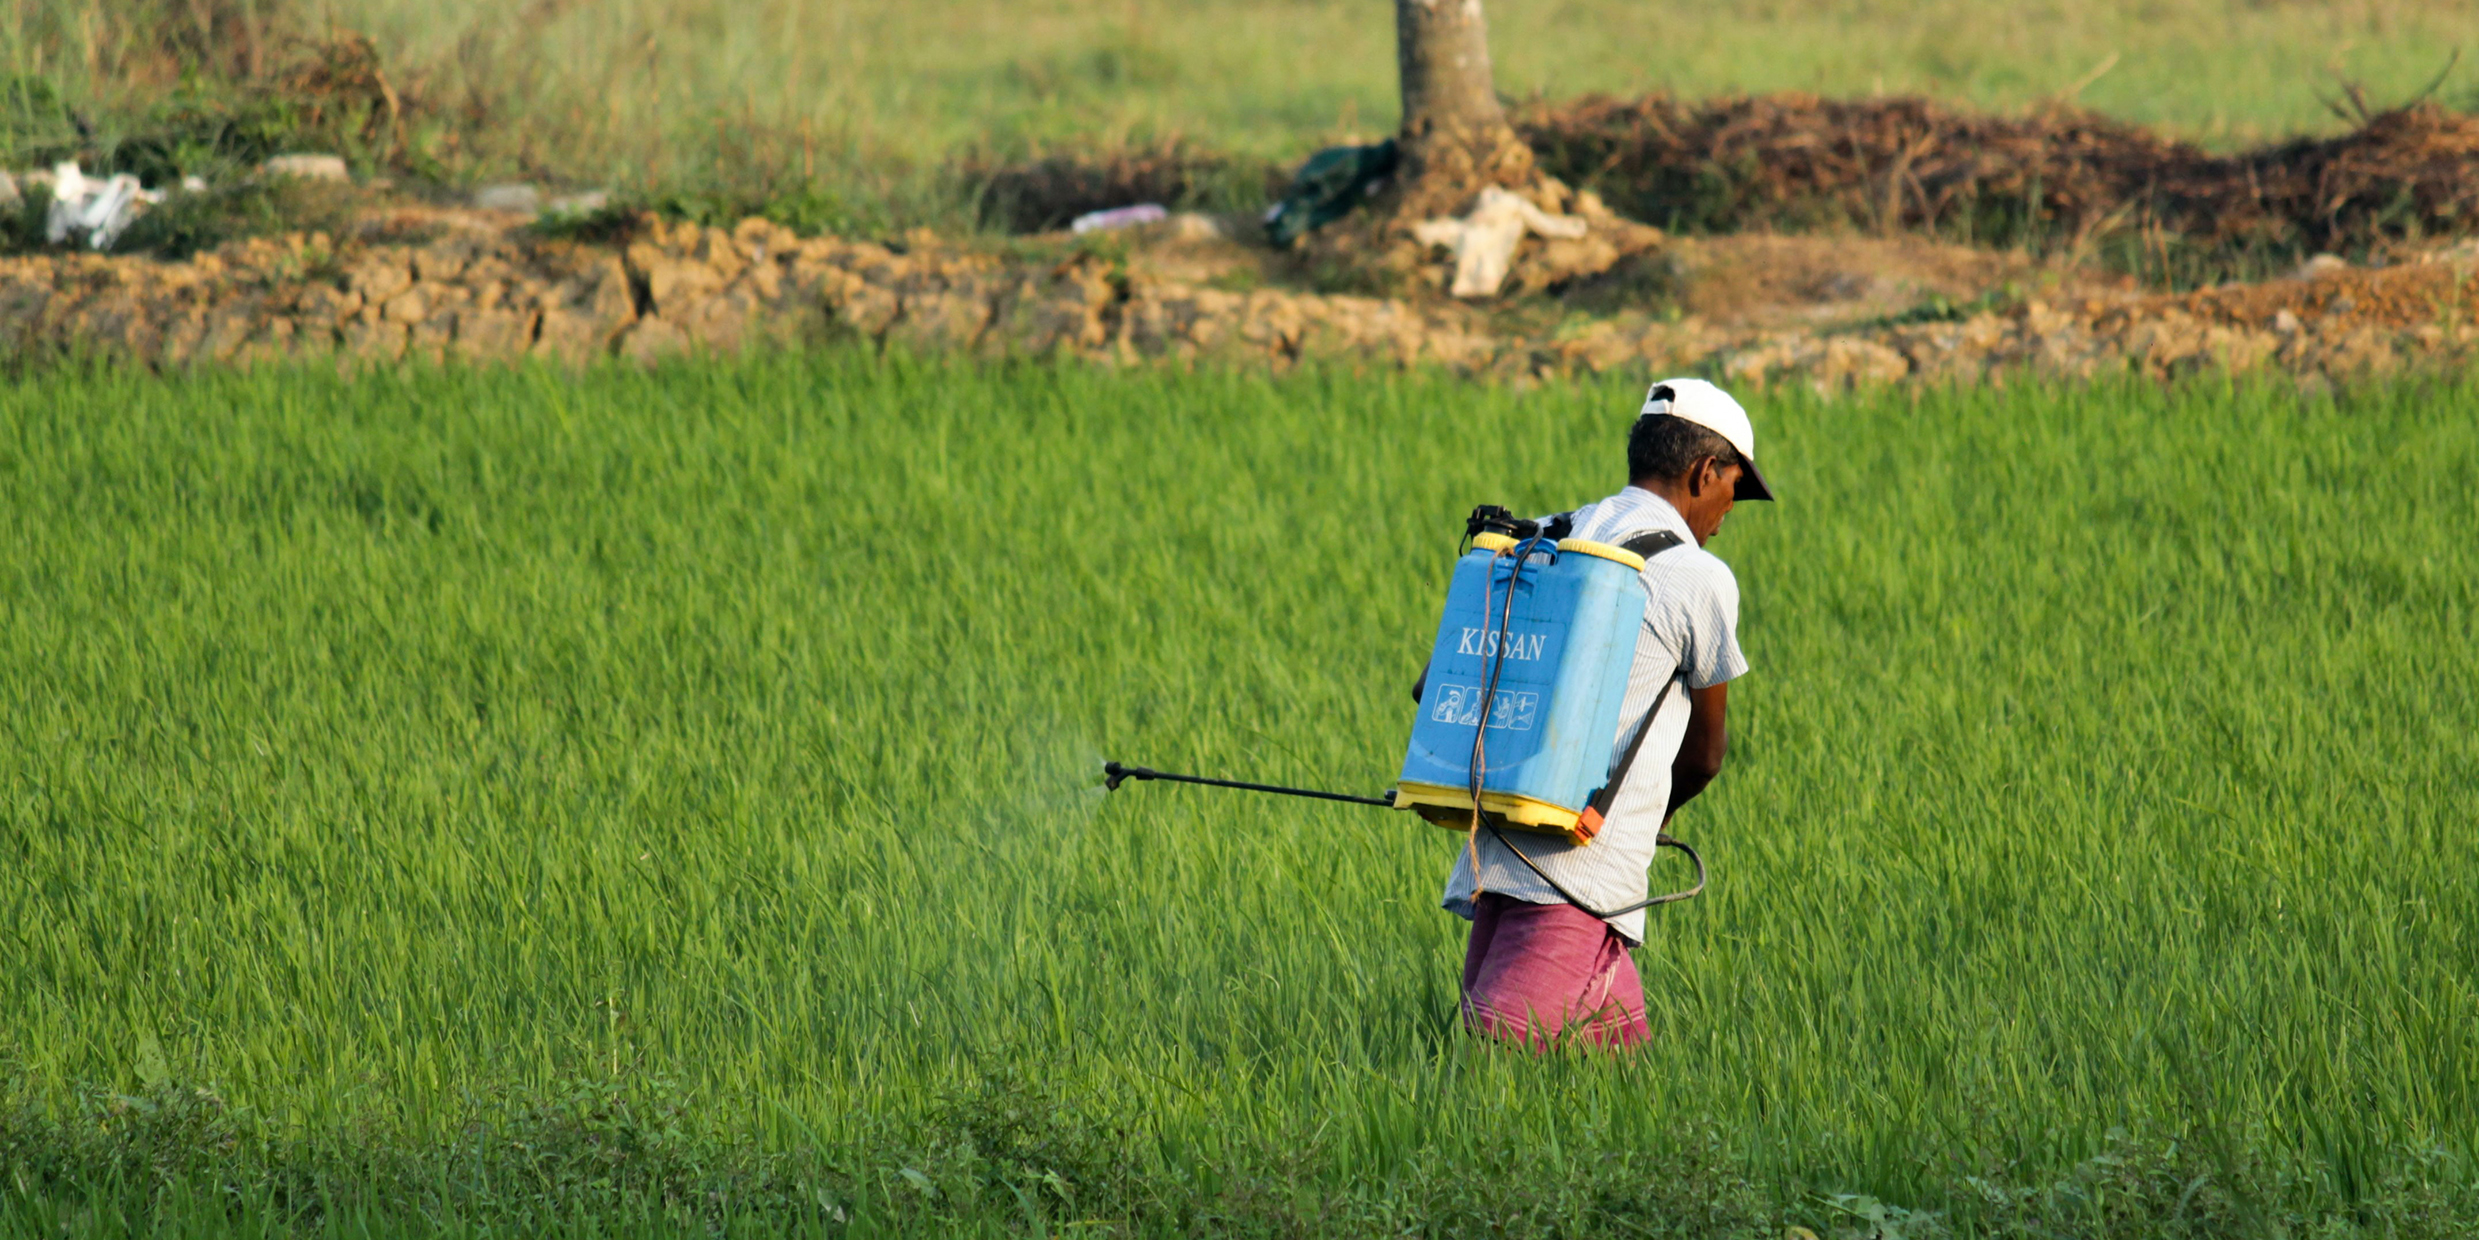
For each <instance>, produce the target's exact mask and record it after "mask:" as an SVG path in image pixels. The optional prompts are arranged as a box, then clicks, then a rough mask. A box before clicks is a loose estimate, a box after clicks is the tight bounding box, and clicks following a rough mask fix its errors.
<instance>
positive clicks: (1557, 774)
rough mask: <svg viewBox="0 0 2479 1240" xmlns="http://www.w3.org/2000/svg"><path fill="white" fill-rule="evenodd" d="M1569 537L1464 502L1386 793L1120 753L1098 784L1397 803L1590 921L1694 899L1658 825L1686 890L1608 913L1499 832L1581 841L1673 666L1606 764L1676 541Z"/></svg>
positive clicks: (1639, 738)
mask: <svg viewBox="0 0 2479 1240" xmlns="http://www.w3.org/2000/svg"><path fill="white" fill-rule="evenodd" d="M1570 532H1571V531H1570V529H1569V528H1568V527H1567V526H1566V524H1565V522H1564V519H1563V518H1560V519H1556V520H1553V521H1550V522H1547V523H1543V522H1537V521H1525V520H1519V519H1517V518H1515V517H1514V516H1513V515H1512V514H1510V513H1508V512H1507V510H1506V509H1504V508H1500V507H1498V506H1496V505H1493V504H1484V505H1482V506H1480V507H1478V508H1475V509H1473V510H1472V515H1471V516H1470V517H1469V518H1468V519H1467V520H1466V521H1465V523H1464V543H1463V547H1464V550H1463V551H1462V553H1461V554H1460V555H1459V556H1458V557H1457V559H1456V561H1455V572H1454V578H1453V580H1452V582H1451V583H1450V584H1449V586H1448V588H1447V592H1446V605H1445V609H1444V612H1443V614H1442V616H1441V617H1440V619H1439V622H1438V630H1437V640H1436V641H1435V643H1434V644H1433V645H1432V646H1431V649H1430V655H1429V666H1428V670H1427V671H1425V672H1423V673H1422V674H1421V679H1420V685H1419V687H1418V689H1417V690H1415V693H1416V695H1417V696H1418V698H1419V700H1420V710H1419V713H1418V714H1416V715H1415V716H1414V717H1413V720H1412V734H1411V741H1410V744H1409V746H1408V747H1407V751H1406V752H1405V754H1404V758H1403V773H1402V775H1401V777H1400V778H1398V779H1397V780H1396V782H1395V786H1394V787H1393V788H1390V789H1388V790H1387V791H1386V792H1385V793H1384V794H1383V795H1381V796H1373V797H1368V796H1354V795H1352V794H1350V793H1343V792H1324V791H1319V790H1317V789H1312V788H1291V787H1285V786H1283V785H1280V784H1262V783H1253V782H1250V781H1247V780H1238V779H1210V778H1207V777H1204V776H1201V775H1174V774H1171V773H1169V772H1166V771H1157V770H1154V769H1152V768H1150V767H1142V766H1129V765H1126V764H1124V763H1120V762H1107V763H1105V764H1104V765H1103V767H1102V775H1103V786H1104V787H1105V788H1106V789H1108V790H1111V791H1117V790H1118V787H1119V785H1120V784H1121V783H1123V782H1125V781H1127V780H1131V779H1133V780H1138V781H1140V782H1141V781H1151V780H1161V781H1164V782H1168V783H1182V784H1199V785H1203V786H1205V787H1209V788H1237V789H1241V790H1243V791H1247V792H1267V793H1273V794H1276V795H1279V796H1295V797H1309V798H1313V799H1315V800H1320V801H1344V802H1349V803H1351V804H1354V805H1373V806H1378V807H1380V808H1385V809H1398V810H1409V811H1411V812H1413V813H1416V814H1418V815H1419V816H1420V817H1422V818H1423V819H1425V820H1427V821H1429V822H1432V823H1435V824H1436V825H1438V826H1441V827H1445V828H1447V829H1449V830H1455V831H1469V832H1479V831H1487V832H1489V834H1490V836H1491V837H1492V838H1494V839H1496V840H1497V841H1498V843H1500V844H1502V845H1504V846H1505V847H1506V850H1507V851H1508V852H1511V853H1513V854H1514V855H1515V857H1516V859H1517V860H1519V861H1521V862H1523V864H1524V866H1525V868H1527V869H1529V870H1531V871H1532V872H1533V874H1535V875H1536V876H1538V877H1539V878H1540V879H1541V881H1542V882H1545V883H1547V884H1549V886H1550V889H1551V890H1553V891H1556V892H1557V893H1558V895H1559V896H1560V897H1561V898H1562V899H1564V900H1566V901H1567V902H1568V903H1570V904H1573V905H1574V906H1576V907H1577V908H1580V909H1582V910H1584V911H1585V912H1587V913H1590V914H1592V915H1593V916H1595V917H1602V918H1609V917H1616V916H1618V915H1620V914H1622V913H1630V912H1633V911H1635V910H1637V909H1641V908H1650V907H1652V906H1653V905H1656V904H1669V903H1673V902H1675V901H1679V900H1685V899H1690V898H1692V897H1694V896H1696V895H1699V894H1701V893H1702V892H1703V891H1704V884H1705V873H1704V859H1703V858H1701V857H1699V856H1697V855H1696V850H1695V849H1693V848H1690V847H1688V846H1687V845H1686V844H1683V843H1681V842H1679V841H1678V840H1675V839H1672V838H1671V837H1670V836H1668V835H1666V834H1664V835H1660V836H1657V837H1656V839H1655V847H1657V848H1675V849H1677V850H1678V851H1680V852H1681V853H1684V854H1686V857H1687V860H1688V863H1689V864H1690V865H1692V866H1693V867H1694V868H1695V873H1696V884H1695V886H1693V887H1691V888H1688V889H1687V890H1685V891H1674V892H1670V893H1668V894H1665V895H1659V896H1654V897H1652V898H1651V899H1648V900H1641V901H1638V902H1636V903H1634V904H1630V905H1627V906H1626V907H1624V908H1615V909H1600V908H1594V907H1593V906H1592V905H1590V904H1587V903H1585V902H1584V901H1583V900H1581V899H1578V898H1577V897H1576V896H1575V894H1574V893H1573V892H1571V891H1568V890H1567V889H1566V887H1565V886H1563V885H1561V884H1560V883H1559V882H1558V880H1557V879H1554V878H1551V877H1550V876H1549V875H1548V874H1547V873H1544V872H1543V871H1542V869H1541V867H1540V865H1539V864H1538V863H1536V862H1535V861H1533V859H1532V858H1531V856H1530V855H1529V854H1527V853H1525V852H1524V850H1523V849H1521V848H1519V847H1517V846H1516V844H1515V842H1514V841H1513V840H1511V839H1508V838H1507V833H1508V832H1510V831H1511V832H1515V833H1517V834H1535V835H1548V836H1555V837H1559V838H1561V839H1564V840H1565V841H1566V842H1567V843H1569V844H1572V845H1576V846H1579V847H1581V846H1585V845H1589V844H1591V843H1592V841H1593V838H1594V837H1595V836H1597V835H1598V834H1599V833H1600V831H1601V827H1602V824H1603V821H1604V819H1605V817H1606V815H1607V814H1608V813H1609V809H1610V803H1611V801H1612V800H1614V799H1615V798H1616V796H1617V794H1618V787H1619V785H1620V783H1621V782H1623V781H1624V780H1625V779H1626V776H1627V772H1628V771H1629V770H1630V769H1632V768H1633V767H1634V765H1635V759H1636V754H1637V751H1638V750H1640V749H1641V748H1642V747H1643V745H1644V740H1645V738H1646V737H1647V736H1648V735H1650V734H1651V732H1652V730H1653V727H1652V725H1653V718H1654V716H1655V715H1657V714H1659V713H1660V711H1661V707H1662V704H1663V703H1664V702H1666V701H1668V700H1669V695H1670V690H1671V688H1672V687H1673V686H1674V685H1675V684H1676V683H1677V678H1676V676H1675V675H1673V676H1672V677H1671V678H1669V679H1668V680H1667V681H1665V682H1664V684H1663V686H1662V689H1661V693H1660V695H1659V696H1657V697H1655V698H1654V699H1653V704H1652V706H1651V707H1650V708H1649V709H1647V710H1646V711H1645V712H1644V716H1643V719H1642V721H1641V722H1640V723H1638V724H1637V725H1636V727H1635V729H1634V735H1633V736H1632V737H1631V738H1629V740H1628V742H1627V745H1626V748H1625V749H1624V750H1622V751H1621V752H1620V754H1619V758H1618V761H1617V762H1616V763H1614V764H1613V763H1612V762H1611V761H1610V758H1609V743H1610V742H1609V738H1611V737H1614V736H1616V735H1618V725H1619V718H1620V713H1621V707H1622V705H1623V702H1624V699H1625V697H1626V693H1627V680H1628V675H1629V672H1630V670H1631V669H1632V668H1633V666H1634V663H1635V643H1636V634H1637V633H1638V631H1639V630H1640V629H1641V628H1642V625H1643V622H1644V605H1645V596H1644V590H1643V588H1642V585H1641V579H1640V578H1639V576H1638V574H1639V573H1640V572H1641V571H1642V570H1643V567H1644V562H1645V561H1646V560H1647V559H1648V558H1650V557H1652V556H1656V555H1659V554H1661V553H1662V552H1664V551H1668V550H1670V549H1671V548H1673V547H1676V546H1679V545H1680V541H1681V540H1680V539H1679V537H1678V536H1677V535H1676V534H1674V533H1671V532H1670V531H1668V530H1653V531H1647V532H1645V533H1643V534H1639V535H1635V536H1633V537H1630V538H1627V539H1625V540H1624V541H1621V542H1617V543H1602V542H1594V541H1590V540H1586V539H1581V538H1571V537H1568V536H1567V535H1568V534H1569V533H1570Z"/></svg>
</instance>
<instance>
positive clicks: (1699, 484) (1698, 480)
mask: <svg viewBox="0 0 2479 1240" xmlns="http://www.w3.org/2000/svg"><path fill="white" fill-rule="evenodd" d="M1721 475H1722V463H1721V458H1719V457H1712V456H1707V457H1699V458H1698V459H1697V461H1696V463H1695V464H1693V465H1690V466H1688V467H1687V493H1688V494H1689V495H1696V496H1701V495H1703V494H1704V489H1705V488H1706V487H1710V486H1716V485H1719V484H1720V482H1721Z"/></svg>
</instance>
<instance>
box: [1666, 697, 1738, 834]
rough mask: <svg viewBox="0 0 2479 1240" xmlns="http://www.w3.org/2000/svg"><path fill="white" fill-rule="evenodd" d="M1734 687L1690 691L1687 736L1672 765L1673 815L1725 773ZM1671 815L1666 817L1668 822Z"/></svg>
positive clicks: (1671, 798) (1680, 745)
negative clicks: (1727, 716) (1726, 720)
mask: <svg viewBox="0 0 2479 1240" xmlns="http://www.w3.org/2000/svg"><path fill="white" fill-rule="evenodd" d="M1729 704H1730V683H1729V682H1728V681H1724V682H1722V683H1721V684H1718V685H1715V686H1713V687H1712V688H1710V689H1689V690H1688V691H1687V705H1688V714H1687V735H1686V736H1684V737H1682V738H1680V740H1679V744H1678V758H1677V760H1676V761H1673V762H1672V763H1671V764H1670V811H1671V812H1676V811H1677V809H1678V807H1679V806H1682V805H1685V804H1687V803H1688V802H1689V801H1691V800H1694V799H1695V796H1696V794H1697V793H1699V792H1702V791H1704V786H1705V785H1706V784H1709V783H1712V782H1713V777H1714V776H1716V775H1719V774H1721V773H1722V755H1723V754H1724V753H1726V752H1728V751H1729V749H1730V737H1729V735H1728V734H1727V733H1726V732H1725V731H1724V730H1723V727H1722V716H1723V714H1724V713H1725V712H1726V711H1727V710H1728V709H1729ZM1667 816H1668V815H1667V814H1665V815H1664V817H1665V818H1667Z"/></svg>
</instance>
